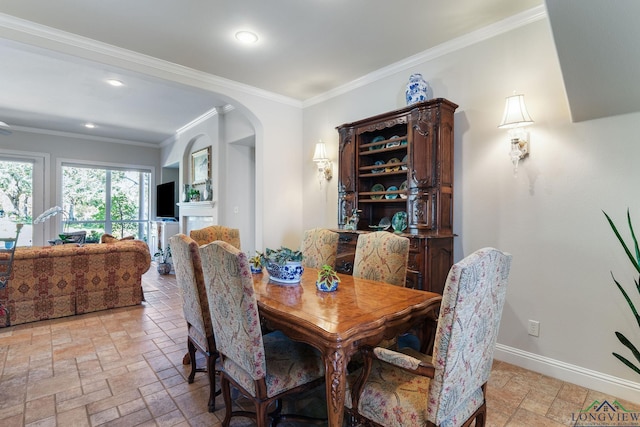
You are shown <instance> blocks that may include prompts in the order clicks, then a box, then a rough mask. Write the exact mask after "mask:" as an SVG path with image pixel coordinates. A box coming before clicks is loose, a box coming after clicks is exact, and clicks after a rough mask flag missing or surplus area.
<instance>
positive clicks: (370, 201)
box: [359, 197, 407, 204]
mask: <svg viewBox="0 0 640 427" xmlns="http://www.w3.org/2000/svg"><path fill="white" fill-rule="evenodd" d="M359 202H360V203H402V204H405V203H406V202H407V200H406V199H401V198H400V197H398V198H397V199H385V198H382V199H360V200H359Z"/></svg>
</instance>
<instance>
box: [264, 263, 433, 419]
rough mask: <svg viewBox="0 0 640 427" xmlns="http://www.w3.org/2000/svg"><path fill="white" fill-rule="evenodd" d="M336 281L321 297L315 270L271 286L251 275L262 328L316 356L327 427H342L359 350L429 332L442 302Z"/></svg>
mask: <svg viewBox="0 0 640 427" xmlns="http://www.w3.org/2000/svg"><path fill="white" fill-rule="evenodd" d="M338 276H339V278H340V283H339V285H338V289H337V290H335V291H333V292H323V291H319V290H317V288H316V279H317V277H318V270H317V269H314V268H305V269H304V272H303V274H302V278H301V280H300V282H299V283H295V284H282V283H277V282H274V281H272V280H270V278H269V274H268V273H267V272H264V273H260V274H254V275H253V285H254V289H255V292H256V299H257V301H258V310H259V312H260V316H261V317H262V319H263V321H264V322H265V323H266V325H267V326H268V327H269V328H270V329H273V330H280V331H282V332H283V333H284V334H285V335H287V336H288V337H289V338H291V339H293V340H296V341H301V342H305V343H307V344H309V345H311V346H313V347H315V348H317V349H318V350H319V351H320V353H321V355H322V358H323V361H324V367H325V389H326V400H327V417H328V425H329V426H332V427H334V426H335V427H337V426H342V422H343V415H344V401H345V390H346V381H347V364H348V363H349V361H350V359H351V357H352V356H353V355H354V354H355V353H356V352H358V350H359V349H360V348H362V347H364V346H375V345H376V344H379V343H380V342H381V341H382V340H383V339H391V338H393V337H396V336H398V335H399V334H401V333H403V332H406V331H407V330H409V329H410V328H412V327H414V326H415V325H420V324H422V325H427V324H428V323H430V322H431V327H433V319H435V318H436V317H437V311H438V308H439V306H440V301H441V299H442V296H441V295H440V294H437V293H433V292H426V291H421V290H415V289H409V288H404V287H400V286H394V285H390V284H388V283H384V282H379V281H375V280H368V279H361V278H356V277H353V276H350V275H346V274H338ZM428 319H431V321H430V322H428V321H427V320H428ZM425 328H426V326H425ZM427 334H429V331H425V335H427Z"/></svg>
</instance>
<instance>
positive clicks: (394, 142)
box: [386, 141, 400, 148]
mask: <svg viewBox="0 0 640 427" xmlns="http://www.w3.org/2000/svg"><path fill="white" fill-rule="evenodd" d="M399 146H400V141H393V142H387V145H386V148H393V147H399Z"/></svg>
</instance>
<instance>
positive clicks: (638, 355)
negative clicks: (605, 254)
mask: <svg viewBox="0 0 640 427" xmlns="http://www.w3.org/2000/svg"><path fill="white" fill-rule="evenodd" d="M603 213H604V216H605V217H606V218H607V221H608V222H609V225H610V226H611V229H612V230H613V233H614V234H615V235H616V237H617V239H618V241H619V242H620V245H622V248H623V249H624V252H625V253H626V254H627V258H629V261H631V264H632V265H633V267H634V268H635V270H636V272H637V273H640V246H639V245H638V240H637V238H636V233H635V231H634V230H633V224H632V222H631V215H630V213H629V210H628V209H627V224H628V226H629V232H630V234H631V239H632V241H633V244H632V246H631V247H629V246H628V245H627V243H626V242H625V240H624V239H623V237H622V236H621V235H620V232H619V231H618V228H617V227H616V225H615V224H614V222H613V220H612V219H611V218H610V217H609V215H607V213H606V212H604V211H603ZM632 251H633V252H632ZM611 277H612V279H613V281H614V283H615V284H616V287H617V288H618V290H619V291H620V293H621V294H622V296H623V297H624V299H625V300H626V301H627V304H628V305H629V308H630V309H631V312H632V313H633V316H634V318H635V320H636V323H637V324H638V326H639V327H640V314H639V313H638V309H637V308H636V306H635V304H634V303H633V300H632V297H631V296H630V295H629V294H628V293H627V291H626V290H625V288H624V287H623V286H622V285H621V284H620V282H618V281H617V280H616V278H615V277H614V275H613V272H611ZM638 283H639V281H638V280H636V281H635V285H636V286H635V287H636V289H637V290H638V293H640V285H639V284H638ZM615 334H616V337H617V338H618V340H619V341H620V343H622V345H624V346H625V347H627V349H628V350H629V351H630V353H631V354H632V355H633V357H634V358H635V361H632V360H629V359H627V357H625V356H623V355H621V354H619V353H612V354H613V356H614V357H615V358H617V359H618V360H619V361H621V362H622V363H624V364H625V365H626V366H627V367H629V368H630V369H631V370H633V371H634V372H636V373H637V374H640V350H639V349H638V347H636V346H635V345H634V344H633V343H632V342H631V341H630V340H629V339H628V338H627V337H626V336H625V335H623V334H622V333H621V332H618V331H616V332H615ZM636 363H638V364H636Z"/></svg>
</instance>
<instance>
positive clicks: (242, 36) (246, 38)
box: [236, 31, 258, 44]
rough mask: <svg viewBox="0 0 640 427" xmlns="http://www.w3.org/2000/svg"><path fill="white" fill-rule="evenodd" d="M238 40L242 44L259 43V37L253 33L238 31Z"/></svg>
mask: <svg viewBox="0 0 640 427" xmlns="http://www.w3.org/2000/svg"><path fill="white" fill-rule="evenodd" d="M236 39H237V40H238V41H240V42H242V43H246V44H252V43H255V42H257V41H258V35H257V34H256V33H252V32H251V31H238V32H237V33H236Z"/></svg>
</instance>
